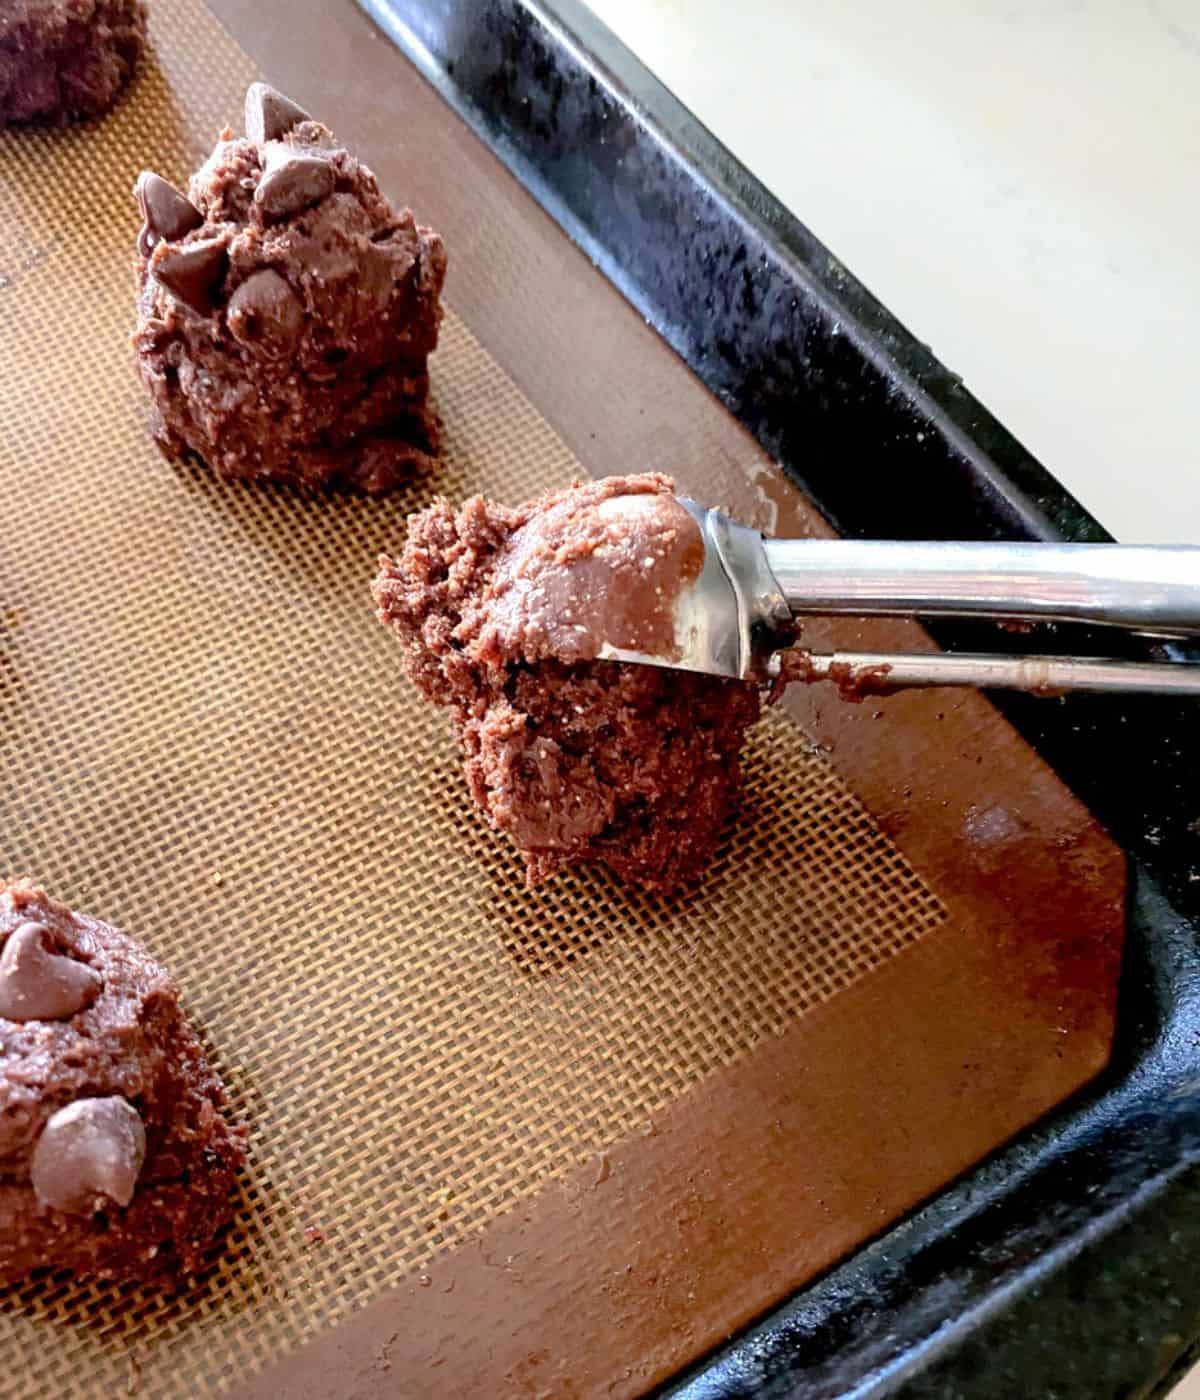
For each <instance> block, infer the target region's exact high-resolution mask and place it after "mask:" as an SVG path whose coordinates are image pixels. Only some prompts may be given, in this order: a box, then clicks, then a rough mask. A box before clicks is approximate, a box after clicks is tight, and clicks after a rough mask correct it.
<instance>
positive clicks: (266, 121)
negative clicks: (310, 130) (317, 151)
mask: <svg viewBox="0 0 1200 1400" xmlns="http://www.w3.org/2000/svg"><path fill="white" fill-rule="evenodd" d="M311 120H312V118H311V117H310V116H309V115H308V113H307V112H306V111H305V110H304V108H303V107H297V106H296V104H295V103H294V102H293V101H292V99H291V98H290V97H284V95H283V93H281V92H276V90H275V89H274V88H273V87H269V86H268V85H267V84H266V83H251V84H250V86H249V88H248V89H247V90H246V135H247V136H248V137H249V138H250V139H251V141H253V142H254V143H255V145H258V146H261V145H263V143H264V142H266V141H278V140H279V138H280V137H281V136H285V135H286V134H287V133H288V132H289V131H291V129H292V128H293V127H295V126H299V125H300V123H301V122H307V121H311Z"/></svg>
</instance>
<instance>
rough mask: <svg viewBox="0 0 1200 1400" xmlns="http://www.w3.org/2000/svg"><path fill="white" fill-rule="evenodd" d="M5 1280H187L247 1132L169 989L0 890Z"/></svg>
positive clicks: (118, 940) (37, 896)
mask: <svg viewBox="0 0 1200 1400" xmlns="http://www.w3.org/2000/svg"><path fill="white" fill-rule="evenodd" d="M0 1042H2V1043H3V1051H2V1053H0V1283H10V1282H12V1281H14V1280H16V1279H18V1278H21V1277H23V1276H24V1275H26V1274H29V1273H31V1272H32V1271H33V1270H35V1269H40V1268H47V1269H50V1270H55V1271H57V1270H60V1269H61V1270H69V1271H71V1272H73V1273H75V1274H79V1275H95V1276H100V1277H104V1278H116V1277H129V1276H141V1277H159V1278H171V1277H178V1276H179V1275H184V1274H188V1273H193V1272H196V1271H197V1270H198V1269H199V1268H200V1267H201V1266H202V1264H203V1263H204V1258H205V1253H206V1251H207V1250H208V1249H209V1247H210V1245H211V1244H212V1242H213V1239H214V1237H215V1236H216V1234H217V1232H218V1231H219V1230H220V1229H221V1227H222V1226H223V1225H225V1224H226V1222H227V1221H228V1220H229V1218H230V1216H231V1215H232V1213H233V1190H234V1181H235V1178H236V1176H237V1173H238V1171H239V1169H240V1168H241V1165H242V1163H243V1161H244V1159H245V1134H244V1131H243V1130H242V1129H240V1128H237V1127H233V1126H231V1125H230V1123H229V1122H228V1121H227V1120H226V1117H225V1115H224V1107H225V1104H224V1092H223V1090H222V1088H221V1084H220V1081H219V1080H218V1079H217V1077H216V1075H215V1074H214V1073H213V1071H212V1070H211V1069H210V1068H209V1066H208V1063H207V1061H206V1060H205V1057H204V1052H203V1050H202V1049H201V1046H200V1043H199V1041H198V1040H197V1039H196V1036H195V1034H194V1033H193V1032H192V1030H191V1029H190V1028H189V1027H188V1025H187V1023H186V1022H185V1021H184V1019H183V1014H182V1012H181V1011H180V1007H179V998H178V993H177V991H176V989H175V986H174V984H173V983H172V981H171V979H170V978H169V977H168V975H167V974H166V972H164V971H163V969H162V968H161V967H159V966H158V964H157V963H155V962H153V961H152V960H151V959H150V958H149V957H148V956H147V955H146V954H145V952H143V951H142V949H141V948H139V947H138V945H137V944H136V943H134V942H133V941H132V939H130V938H128V937H126V935H125V934H123V933H119V932H117V930H116V929H113V928H110V927H109V926H108V925H107V924H103V923H101V922H100V921H99V920H97V919H93V918H89V917H88V916H87V915H86V914H75V913H72V912H71V910H69V909H67V908H66V907H65V906H63V905H62V904H59V903H57V902H56V901H55V900H53V899H51V898H50V897H49V895H47V894H45V893H44V892H43V891H42V890H39V889H37V888H35V887H34V886H33V885H30V884H27V883H24V882H19V883H14V884H11V885H4V884H0Z"/></svg>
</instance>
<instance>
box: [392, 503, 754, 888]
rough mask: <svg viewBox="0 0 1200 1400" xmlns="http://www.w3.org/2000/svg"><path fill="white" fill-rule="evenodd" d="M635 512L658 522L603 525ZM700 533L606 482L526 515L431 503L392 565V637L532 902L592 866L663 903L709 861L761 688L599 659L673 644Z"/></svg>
mask: <svg viewBox="0 0 1200 1400" xmlns="http://www.w3.org/2000/svg"><path fill="white" fill-rule="evenodd" d="M630 496H640V497H644V498H645V499H646V504H645V505H644V507H641V508H640V509H638V510H636V511H634V512H632V513H630V512H629V511H627V510H621V511H619V512H616V511H614V512H613V513H612V514H611V515H610V514H608V512H607V511H606V510H605V509H604V503H605V502H606V501H610V500H613V499H615V498H618V497H630ZM677 511H678V512H679V513H678V514H676V512H677ZM694 528H695V527H694V525H692V522H691V517H690V516H687V514H686V512H683V511H682V510H681V508H679V507H678V506H677V504H676V503H675V501H674V500H673V486H672V483H671V482H670V481H669V480H668V479H667V478H665V477H661V476H640V477H619V478H609V479H608V480H606V481H602V482H594V483H589V484H586V485H577V486H575V487H572V488H571V489H570V490H567V491H562V492H554V493H551V494H550V495H548V496H545V497H543V498H542V499H541V500H540V501H533V502H529V503H527V504H526V505H523V506H520V507H518V508H516V509H509V508H507V507H505V506H502V505H497V504H495V503H494V502H491V501H487V500H485V499H484V498H483V497H480V496H476V497H473V498H472V499H471V500H469V501H467V502H466V503H465V504H464V505H463V506H462V508H461V509H460V510H458V511H456V510H455V509H454V508H453V507H452V506H451V505H450V504H449V502H447V501H445V500H438V501H435V502H434V504H433V505H431V506H430V507H429V508H428V509H427V510H424V511H422V512H421V513H420V514H418V515H414V516H412V517H411V518H410V520H409V531H408V539H407V542H406V544H405V548H404V552H403V553H402V555H401V556H400V558H399V560H392V559H390V558H388V557H386V556H385V557H384V558H382V559H381V560H380V572H379V575H378V577H377V578H376V580H375V584H374V595H375V599H376V602H377V604H378V608H379V617H380V620H381V621H382V622H384V623H386V624H388V625H389V626H390V627H391V628H392V629H393V630H394V631H395V633H396V635H397V636H398V638H399V639H400V641H401V643H402V645H403V648H404V666H405V669H406V670H407V672H408V674H409V676H410V677H411V679H412V680H413V682H414V683H415V684H416V685H417V687H418V689H419V690H420V691H421V692H422V694H424V695H425V696H426V697H427V698H428V699H430V700H432V701H434V702H435V703H436V704H439V705H444V706H446V707H447V708H448V709H449V710H450V713H451V716H452V718H453V721H454V725H455V729H456V731H457V733H458V737H459V740H460V742H461V744H462V748H463V752H464V754H465V760H466V761H465V767H466V774H467V781H468V783H469V785H470V788H471V793H472V796H473V797H474V798H475V801H476V802H477V803H478V805H479V806H480V807H481V808H482V809H483V811H484V812H486V813H487V815H488V817H489V819H490V820H491V822H492V825H493V826H495V827H496V828H497V829H499V830H501V831H504V832H506V833H507V834H508V835H509V836H510V837H511V838H512V840H513V841H514V842H515V844H516V845H517V846H518V847H519V848H520V849H521V851H522V852H523V853H524V855H525V861H526V868H527V872H528V878H529V881H530V883H531V884H536V883H538V882H539V881H541V880H544V879H546V878H548V877H549V876H551V875H553V874H554V873H555V872H556V871H558V870H559V869H561V868H562V867H563V866H566V865H570V864H573V863H576V862H580V861H596V860H599V861H603V862H605V863H606V864H607V865H609V866H610V867H611V868H612V869H613V870H614V871H615V872H616V873H617V875H618V876H619V877H620V878H621V879H623V880H626V881H629V882H630V883H633V884H638V885H643V886H646V887H647V888H651V889H661V890H667V889H671V888H673V887H675V886H677V885H680V884H682V883H684V882H687V881H690V880H694V879H696V878H698V877H699V876H701V875H702V874H703V873H704V871H705V869H706V867H707V865H708V863H709V861H710V860H711V858H712V854H713V851H714V848H715V846H716V843H717V840H718V838H719V836H720V832H721V829H722V827H723V825H724V823H725V820H726V818H727V817H728V815H729V814H730V812H731V811H732V809H733V807H734V805H735V803H736V800H737V793H738V786H739V781H740V769H739V761H738V760H739V754H740V751H741V747H742V743H743V741H744V738H745V734H746V731H747V729H748V728H749V727H750V726H751V725H752V724H753V723H754V722H755V720H756V719H757V718H758V714H759V698H758V693H757V691H756V689H755V688H754V687H753V686H752V685H750V684H746V683H743V682H741V681H730V680H721V679H718V678H716V677H711V676H701V675H694V674H688V673H685V672H681V671H672V670H668V669H664V668H661V667H657V666H647V665H637V664H631V663H628V662H622V661H603V660H595V659H593V658H594V657H595V656H596V653H597V649H598V645H599V638H600V637H601V636H603V635H607V636H611V635H612V633H613V628H614V626H617V627H620V626H625V627H629V628H631V629H632V631H631V633H630V637H631V640H637V641H642V642H644V641H645V640H646V639H647V638H658V639H659V640H660V641H661V640H662V639H663V637H664V636H665V635H667V634H666V633H665V632H664V626H665V619H667V618H669V616H670V614H671V612H672V609H673V606H674V595H675V593H677V591H678V582H677V583H676V584H675V585H674V586H673V587H672V585H671V582H670V580H671V578H672V577H673V576H674V571H675V569H676V567H678V569H679V571H680V581H682V579H683V578H686V577H688V576H690V575H689V571H692V573H694V570H695V569H696V568H698V567H699V561H698V558H697V556H696V548H697V547H698V543H699V541H698V536H695V537H694V536H693V535H692V534H691V533H690V531H691V530H694ZM566 558H571V559H573V560H574V561H575V562H576V563H578V562H579V561H580V560H581V559H582V561H583V564H584V567H583V568H582V569H579V570H577V571H576V581H575V583H574V584H570V583H568V581H566V580H565V579H563V578H561V577H556V574H555V565H554V561H555V560H556V559H557V560H558V561H559V562H560V563H561V562H562V561H563V560H564V559H566ZM639 582H640V584H641V589H640V592H639V589H638V587H637V586H636V585H637V584H638V583H639ZM606 597H607V598H609V599H611V600H613V606H614V610H615V611H614V615H613V617H606V616H604V614H603V600H604V599H605V598H606ZM568 617H570V619H571V620H570V621H567V620H566V619H567V618H568ZM668 645H669V643H668ZM655 649H656V650H657V649H661V648H655Z"/></svg>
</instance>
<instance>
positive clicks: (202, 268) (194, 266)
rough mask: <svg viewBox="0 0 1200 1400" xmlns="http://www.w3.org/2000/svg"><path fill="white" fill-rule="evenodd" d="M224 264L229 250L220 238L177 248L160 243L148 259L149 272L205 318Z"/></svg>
mask: <svg viewBox="0 0 1200 1400" xmlns="http://www.w3.org/2000/svg"><path fill="white" fill-rule="evenodd" d="M228 262H229V250H228V248H227V247H226V245H225V240H224V239H223V238H205V239H202V240H201V241H200V242H198V243H184V244H183V245H182V246H181V247H178V248H173V247H170V246H168V245H167V244H165V243H164V244H162V245H161V246H160V247H158V248H156V249H155V251H154V256H153V257H152V258H151V259H150V272H151V274H152V275H153V277H154V280H155V281H156V282H161V283H162V285H163V286H164V287H166V289H167V290H168V291H169V292H171V293H173V294H174V295H175V296H177V297H178V298H179V300H180V301H182V302H185V303H186V304H187V305H188V306H190V307H191V308H192V310H193V311H198V312H199V313H200V315H201V316H209V315H211V314H212V312H213V309H214V308H215V306H216V294H217V289H218V288H219V287H220V285H221V279H222V278H223V277H224V276H225V268H226V266H227V264H228Z"/></svg>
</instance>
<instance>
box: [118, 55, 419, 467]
mask: <svg viewBox="0 0 1200 1400" xmlns="http://www.w3.org/2000/svg"><path fill="white" fill-rule="evenodd" d="M246 132H247V134H246V136H244V137H234V136H233V134H232V133H231V132H229V131H226V132H225V133H224V134H223V136H222V138H221V140H220V141H219V142H218V144H217V146H216V149H215V150H214V151H213V153H212V155H211V156H210V157H209V159H208V161H207V162H206V163H205V165H204V166H203V167H202V168H201V169H200V170H199V171H198V172H197V173H196V174H195V175H194V176H193V177H192V180H191V183H190V185H189V188H188V195H187V196H186V197H185V196H184V195H182V194H181V193H180V192H179V191H177V190H175V189H173V188H172V187H171V186H170V185H168V184H167V183H166V181H164V180H162V179H160V178H159V177H158V176H156V175H152V174H150V173H148V172H147V173H145V174H143V175H142V176H141V178H140V179H139V180H138V183H137V187H136V191H135V193H136V196H137V200H138V204H139V206H140V209H141V214H142V230H141V234H140V236H139V238H138V281H139V286H140V300H139V308H138V328H137V332H136V336H135V346H136V349H137V357H138V366H139V370H140V373H141V377H142V380H143V382H144V383H145V385H146V387H147V389H148V390H149V391H150V396H151V400H152V402H153V410H154V433H155V436H156V437H157V439H158V441H159V443H160V445H161V446H162V448H163V450H164V451H165V452H166V453H167V455H168V456H172V457H179V456H182V455H183V454H185V453H187V452H194V453H195V454H196V455H197V456H199V457H201V458H203V459H204V461H206V462H207V463H208V465H209V466H210V467H212V468H213V470H214V471H215V472H217V474H218V475H219V476H222V477H224V478H226V479H227V480H239V479H240V480H249V479H255V478H270V479H273V480H277V481H290V482H299V483H306V484H308V485H312V486H322V487H323V486H329V485H333V484H335V483H336V484H342V485H347V486H352V487H357V488H359V489H361V490H364V491H369V492H383V491H387V490H389V489H390V488H391V487H393V486H395V485H396V484H397V483H398V482H400V481H402V480H404V479H405V478H407V477H408V476H410V475H411V474H412V472H413V470H414V469H415V468H418V467H421V466H423V465H425V464H427V462H428V460H429V456H430V454H432V453H434V452H435V451H436V448H437V440H438V420H437V417H436V415H435V414H434V413H433V412H432V410H431V409H430V407H429V404H428V401H427V400H428V392H429V376H428V373H427V368H426V361H427V358H428V356H429V354H430V352H431V351H432V350H433V349H434V347H435V346H436V345H437V338H438V326H439V324H440V322H441V318H442V310H441V302H440V297H441V291H442V283H443V281H444V280H445V275H446V255H445V251H444V249H443V247H442V240H441V239H440V238H439V237H438V235H437V234H436V233H434V232H433V230H432V229H428V228H423V227H421V226H420V225H418V224H417V223H416V222H415V220H414V219H413V216H412V212H411V211H410V210H408V209H404V210H401V211H399V212H397V210H396V209H394V208H393V207H392V205H391V204H390V203H389V202H388V200H387V199H386V198H385V196H384V195H383V194H382V193H381V192H380V189H379V186H378V184H377V183H376V181H375V177H374V175H372V174H371V172H370V171H369V170H368V169H367V167H366V166H365V165H361V164H360V163H359V162H358V161H357V160H356V159H355V158H354V157H353V156H352V155H351V154H350V153H349V152H348V151H347V150H345V149H344V147H342V146H340V145H339V144H338V143H337V141H336V140H335V139H334V137H333V136H332V134H331V133H330V132H329V131H328V130H327V129H326V128H325V127H323V126H321V125H320V123H319V122H315V121H312V120H311V119H310V118H309V117H308V116H307V115H306V114H305V113H304V112H302V111H301V110H300V109H299V108H298V107H297V106H296V105H295V104H294V103H292V102H290V101H289V100H288V99H287V98H285V97H283V96H281V95H280V94H279V93H277V92H275V91H273V89H271V88H268V87H266V86H265V85H263V84H261V83H255V84H254V85H253V86H252V87H251V88H250V91H249V93H248V94H247V97H246Z"/></svg>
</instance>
